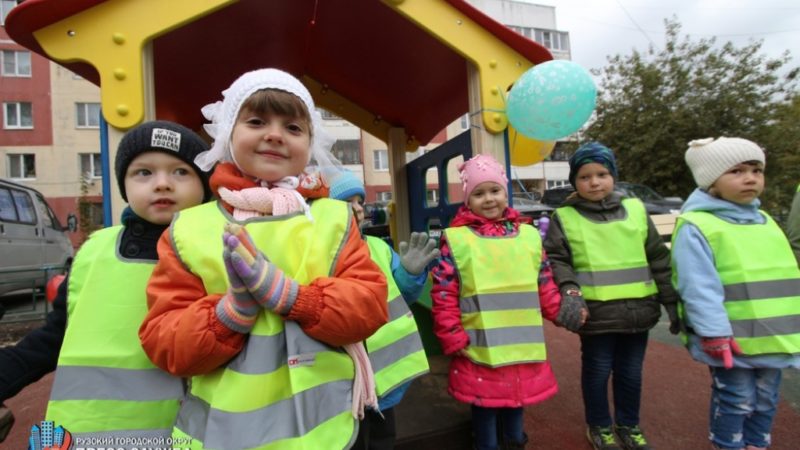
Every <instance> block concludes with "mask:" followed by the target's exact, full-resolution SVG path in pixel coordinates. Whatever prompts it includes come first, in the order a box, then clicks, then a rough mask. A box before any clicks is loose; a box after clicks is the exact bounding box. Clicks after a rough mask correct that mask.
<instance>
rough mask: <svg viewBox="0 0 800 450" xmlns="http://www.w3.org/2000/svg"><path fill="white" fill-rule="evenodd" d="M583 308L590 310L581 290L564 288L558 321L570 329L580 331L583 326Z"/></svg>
mask: <svg viewBox="0 0 800 450" xmlns="http://www.w3.org/2000/svg"><path fill="white" fill-rule="evenodd" d="M582 309H586V310H587V311H588V307H587V306H586V302H585V301H584V300H583V295H582V294H581V292H580V290H578V289H574V288H572V289H564V291H563V292H562V293H561V309H559V311H558V316H557V317H556V322H557V323H560V324H561V325H564V328H566V329H568V330H569V331H578V330H579V329H580V328H581V327H582V326H583V320H582V318H581V310H582Z"/></svg>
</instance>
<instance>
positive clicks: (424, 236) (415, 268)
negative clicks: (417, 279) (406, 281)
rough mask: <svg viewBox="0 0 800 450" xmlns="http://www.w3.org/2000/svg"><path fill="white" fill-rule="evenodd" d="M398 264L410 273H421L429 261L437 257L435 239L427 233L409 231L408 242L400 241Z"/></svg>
mask: <svg viewBox="0 0 800 450" xmlns="http://www.w3.org/2000/svg"><path fill="white" fill-rule="evenodd" d="M399 250H400V264H402V265H403V268H404V269H406V272H408V273H410V274H411V275H419V274H421V273H422V272H423V271H424V270H425V268H426V267H428V264H430V262H431V261H433V260H434V259H436V258H438V257H439V249H438V248H436V241H435V240H433V239H429V238H428V233H418V232H414V233H411V237H410V238H409V239H408V242H405V241H403V242H401V243H400V248H399Z"/></svg>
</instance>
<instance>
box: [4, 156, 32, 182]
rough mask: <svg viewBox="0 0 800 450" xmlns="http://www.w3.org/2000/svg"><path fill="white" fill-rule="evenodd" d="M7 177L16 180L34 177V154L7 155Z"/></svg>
mask: <svg viewBox="0 0 800 450" xmlns="http://www.w3.org/2000/svg"><path fill="white" fill-rule="evenodd" d="M8 177H9V178H14V179H18V180H32V179H35V178H36V155H34V154H32V153H24V154H22V153H19V154H13V153H12V154H9V155H8Z"/></svg>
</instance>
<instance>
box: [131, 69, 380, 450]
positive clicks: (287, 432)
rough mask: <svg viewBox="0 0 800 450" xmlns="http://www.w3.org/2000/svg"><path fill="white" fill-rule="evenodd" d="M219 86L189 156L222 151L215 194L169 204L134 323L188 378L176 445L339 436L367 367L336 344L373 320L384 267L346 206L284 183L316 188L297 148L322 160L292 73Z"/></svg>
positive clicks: (344, 440)
mask: <svg viewBox="0 0 800 450" xmlns="http://www.w3.org/2000/svg"><path fill="white" fill-rule="evenodd" d="M223 97H224V98H223V100H222V101H221V102H217V103H216V104H213V105H208V106H207V107H205V108H203V113H204V114H205V116H206V118H207V119H209V120H211V124H209V125H206V130H207V131H208V132H209V134H210V135H211V137H212V138H214V143H213V145H212V147H211V150H209V152H207V153H204V154H202V155H200V157H198V159H197V161H198V164H199V165H200V167H204V168H206V167H211V166H212V165H213V164H214V163H216V162H217V161H221V164H219V165H217V167H216V169H215V170H214V173H213V175H212V176H211V187H212V189H213V191H214V192H216V193H218V194H219V197H220V200H219V201H218V202H215V203H208V204H206V205H203V206H200V207H197V208H192V209H189V210H187V211H182V212H181V214H179V215H178V216H177V217H176V218H175V220H173V222H172V225H171V227H170V232H169V233H165V234H164V236H163V237H162V239H161V242H159V244H158V253H159V256H160V260H159V263H158V265H157V266H156V268H155V271H154V273H153V277H152V278H151V279H150V284H149V286H148V289H147V294H148V301H149V306H150V312H149V313H148V315H147V317H146V318H145V321H144V323H143V324H142V327H141V329H140V332H139V335H140V338H141V340H142V344H143V346H144V348H145V351H146V352H147V354H148V355H149V356H150V358H151V359H152V360H153V362H155V363H156V365H158V366H159V367H161V368H163V369H165V370H167V371H168V372H170V373H172V374H174V375H179V376H186V377H191V388H190V392H189V393H188V394H187V399H186V400H185V401H184V402H183V403H182V405H181V410H180V413H179V415H178V421H177V424H176V430H175V436H176V439H177V440H179V441H181V442H182V443H183V444H182V445H176V446H184V444H189V443H191V446H192V448H201V447H203V446H205V447H206V448H254V447H262V446H267V445H273V446H276V447H291V448H297V449H300V448H309V449H312V448H313V449H322V448H336V449H341V448H344V447H346V446H348V445H350V444H352V441H353V439H354V438H355V436H354V434H355V426H356V421H355V420H354V417H353V416H354V411H353V410H356V411H357V412H359V411H360V410H361V409H362V408H361V406H362V405H361V403H360V402H361V400H369V399H368V398H367V399H364V398H363V397H362V395H368V393H369V390H368V389H367V387H368V386H369V384H370V383H369V381H370V380H369V378H370V377H369V373H370V371H369V370H368V361H366V354H363V355H362V354H361V353H358V352H351V353H350V354H351V355H353V356H354V357H355V358H356V362H357V363H358V364H357V365H356V367H355V368H354V364H353V360H351V358H350V357H348V355H347V354H345V353H343V352H342V351H341V349H339V348H338V347H339V346H344V345H350V344H354V343H358V342H359V341H361V340H363V339H366V338H367V337H369V336H370V335H372V334H373V333H374V332H375V331H376V330H377V329H378V328H379V327H380V326H381V325H383V324H384V323H386V319H387V305H386V295H387V290H386V278H385V277H384V276H383V274H382V273H381V271H380V269H379V268H378V266H376V265H375V263H374V262H372V260H371V259H370V256H369V249H368V248H367V245H366V244H365V243H364V241H363V240H362V239H361V236H360V233H359V232H358V227H357V225H356V223H355V221H354V219H352V218H351V217H350V214H351V213H350V208H349V207H348V205H347V204H345V203H343V202H339V201H335V200H330V199H327V198H319V199H318V200H315V201H313V203H312V204H311V205H310V206H309V205H308V204H307V203H306V198H304V197H303V196H302V195H301V193H300V191H299V190H298V188H300V189H302V191H303V192H305V193H306V196H311V197H314V196H317V197H321V196H327V192H326V191H325V190H324V189H323V190H321V189H320V187H321V184H320V182H321V180H318V179H315V178H313V177H311V176H306V175H307V173H305V172H304V170H305V169H306V166H307V165H308V164H309V162H310V160H313V162H314V163H316V164H317V165H318V170H319V171H320V172H321V173H323V174H325V173H329V172H328V171H329V170H332V169H334V167H333V165H332V164H333V160H332V156H331V155H330V153H329V147H330V144H331V143H332V141H331V140H330V139H326V137H327V135H326V134H325V132H324V130H323V129H322V126H321V120H322V119H321V116H320V114H319V112H317V111H316V109H315V108H314V102H313V100H312V98H311V94H310V93H309V92H308V90H307V89H306V88H305V87H304V86H303V84H302V83H300V81H299V80H297V79H296V78H294V77H293V76H291V75H289V74H288V73H285V72H282V71H280V70H276V69H261V70H256V71H252V72H248V73H245V74H244V75H242V76H241V77H239V78H238V79H237V80H236V81H234V82H233V84H232V85H231V86H230V87H229V88H228V89H226V90H225V91H224V92H223ZM301 177H302V179H301ZM356 347H357V346H350V347H347V348H349V349H351V350H354V349H355V348H356ZM360 349H361V350H362V351H363V346H361V347H360ZM356 370H358V374H360V375H361V374H364V375H365V378H364V377H361V376H359V377H356ZM354 379H355V381H356V385H355V386H354V385H353V380H354ZM362 381H363V382H364V384H362ZM365 393H367V394H365ZM372 396H373V397H374V392H372ZM354 397H355V398H354Z"/></svg>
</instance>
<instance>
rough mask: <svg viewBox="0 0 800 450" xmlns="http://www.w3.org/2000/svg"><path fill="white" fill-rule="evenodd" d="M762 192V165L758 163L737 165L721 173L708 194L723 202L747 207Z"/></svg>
mask: <svg viewBox="0 0 800 450" xmlns="http://www.w3.org/2000/svg"><path fill="white" fill-rule="evenodd" d="M763 191H764V165H763V164H761V163H760V162H753V163H750V162H745V163H740V164H737V165H735V166H733V167H731V168H730V169H728V171H727V172H725V173H723V174H722V175H721V176H720V177H719V178H717V181H715V182H714V184H712V185H711V187H710V188H709V189H708V192H709V193H710V194H711V195H713V196H715V197H719V198H721V199H723V200H727V201H729V202H733V203H738V204H740V205H747V204H750V203H752V202H753V200H755V199H756V198H758V196H759V195H761V193H762V192H763Z"/></svg>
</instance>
